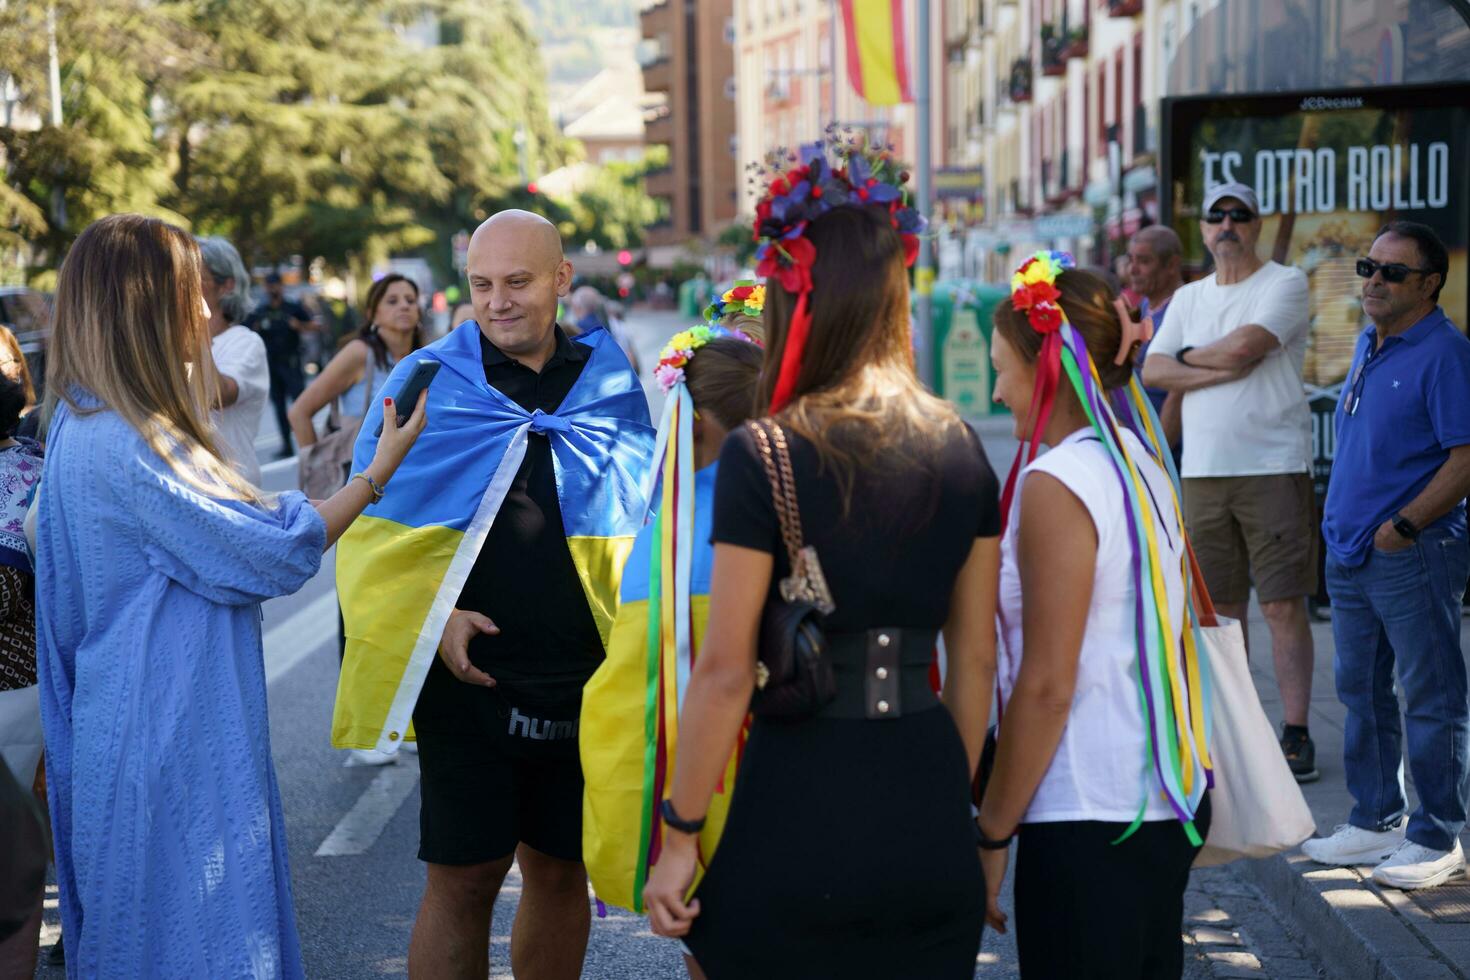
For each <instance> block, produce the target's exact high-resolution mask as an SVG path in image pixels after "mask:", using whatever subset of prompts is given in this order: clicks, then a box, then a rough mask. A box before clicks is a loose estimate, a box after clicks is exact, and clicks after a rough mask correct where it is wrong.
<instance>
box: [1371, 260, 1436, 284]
mask: <svg viewBox="0 0 1470 980" xmlns="http://www.w3.org/2000/svg"><path fill="white" fill-rule="evenodd" d="M1433 271H1434V270H1433V269H1415V268H1413V267H1411V266H1407V265H1404V264H1403V263H1402V262H1376V261H1374V260H1373V259H1359V260H1358V275H1359V276H1360V277H1362V278H1364V279H1372V278H1373V273H1375V272H1381V273H1383V281H1384V282H1393V283H1399V282H1403V281H1404V280H1405V279H1407V278H1409V273H1411V272H1417V273H1419V275H1421V276H1427V275H1429V274H1430V273H1431V272H1433Z"/></svg>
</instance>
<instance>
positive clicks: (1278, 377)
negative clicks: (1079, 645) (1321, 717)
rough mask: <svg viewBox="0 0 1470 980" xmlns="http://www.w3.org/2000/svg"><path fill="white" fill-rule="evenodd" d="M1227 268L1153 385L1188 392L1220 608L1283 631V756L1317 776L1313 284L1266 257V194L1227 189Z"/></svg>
mask: <svg viewBox="0 0 1470 980" xmlns="http://www.w3.org/2000/svg"><path fill="white" fill-rule="evenodd" d="M1199 230H1200V236H1201V237H1202V238H1203V239H1204V244H1205V248H1207V249H1208V250H1209V252H1210V254H1211V255H1212V256H1213V257H1214V259H1215V271H1214V272H1213V273H1211V274H1210V275H1208V276H1206V277H1205V278H1203V279H1200V280H1198V281H1196V282H1192V283H1189V284H1188V285H1185V286H1181V287H1179V288H1178V289H1177V290H1176V291H1175V292H1174V298H1173V299H1172V300H1171V301H1170V305H1169V315H1168V317H1167V318H1166V319H1165V321H1164V324H1163V327H1162V328H1161V329H1160V330H1159V331H1158V332H1157V333H1155V334H1154V339H1153V343H1152V344H1150V345H1149V349H1148V357H1147V358H1146V359H1145V360H1144V362H1143V382H1144V384H1146V385H1150V386H1152V387H1155V388H1164V389H1166V390H1168V391H1177V392H1180V393H1181V394H1182V395H1183V405H1182V406H1181V408H1180V413H1181V419H1182V422H1183V433H1184V465H1183V466H1182V467H1180V476H1181V477H1182V480H1181V483H1182V485H1183V489H1184V520H1185V523H1186V524H1187V525H1188V526H1189V536H1190V540H1191V542H1192V543H1193V545H1194V550H1195V554H1196V555H1198V556H1199V563H1200V570H1201V571H1202V572H1203V573H1204V577H1205V585H1206V586H1207V587H1208V588H1209V591H1210V595H1211V597H1212V598H1213V599H1214V600H1215V606H1216V608H1217V609H1218V610H1219V612H1220V613H1221V614H1223V615H1225V616H1228V617H1230V618H1231V619H1236V620H1239V621H1240V624H1241V629H1242V631H1243V632H1244V633H1245V635H1246V637H1247V645H1249V637H1250V630H1249V628H1248V627H1247V623H1246V613H1247V610H1248V609H1249V608H1250V607H1249V602H1250V594H1251V589H1252V588H1254V589H1255V591H1256V597H1257V598H1258V599H1259V600H1260V603H1261V614H1262V616H1264V617H1265V620H1266V625H1267V626H1268V627H1269V628H1270V631H1271V656H1272V659H1273V660H1274V661H1275V667H1276V683H1277V685H1278V687H1279V688H1280V690H1281V708H1282V715H1283V716H1284V725H1283V727H1282V732H1281V751H1282V754H1283V755H1285V756H1286V761H1287V763H1288V764H1289V765H1290V766H1291V772H1292V775H1293V776H1295V777H1296V780H1297V782H1300V783H1307V782H1311V781H1313V780H1315V779H1317V778H1318V777H1319V775H1320V773H1319V772H1318V771H1317V748H1316V745H1315V744H1314V743H1313V742H1312V736H1311V733H1310V732H1309V731H1308V728H1307V711H1308V709H1309V707H1310V706H1311V701H1312V659H1313V650H1312V629H1311V625H1310V623H1309V621H1308V619H1307V596H1310V595H1314V594H1315V593H1316V591H1317V533H1316V525H1317V517H1316V512H1317V506H1316V500H1315V497H1314V494H1313V491H1312V475H1311V467H1312V418H1311V413H1310V411H1309V410H1308V408H1307V397H1306V394H1305V393H1304V389H1303V388H1302V364H1303V361H1304V360H1305V358H1306V353H1307V331H1308V327H1309V326H1310V319H1309V316H1308V303H1307V300H1308V297H1307V277H1306V274H1305V273H1303V272H1302V270H1300V269H1297V268H1294V267H1292V266H1285V265H1281V264H1280V263H1277V262H1272V261H1264V262H1263V261H1262V260H1261V259H1260V257H1259V256H1257V254H1256V245H1257V242H1258V241H1259V239H1260V237H1261V214H1260V205H1259V203H1258V202H1257V200H1256V192H1255V191H1253V190H1251V189H1250V188H1249V187H1247V186H1245V185H1244V184H1235V183H1232V184H1219V185H1217V186H1215V187H1213V188H1211V189H1210V190H1208V191H1207V192H1206V193H1205V197H1204V202H1203V208H1202V210H1201V214H1200V221H1199Z"/></svg>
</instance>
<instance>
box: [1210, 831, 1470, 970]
mask: <svg viewBox="0 0 1470 980" xmlns="http://www.w3.org/2000/svg"><path fill="white" fill-rule="evenodd" d="M1235 866H1236V867H1237V868H1238V869H1239V872H1240V874H1241V876H1242V877H1243V878H1245V879H1246V880H1248V881H1251V882H1252V883H1254V884H1255V885H1256V886H1257V887H1259V888H1260V889H1261V891H1262V892H1264V893H1265V895H1266V896H1267V897H1268V898H1269V899H1270V900H1271V901H1272V902H1273V903H1275V905H1276V906H1277V907H1278V908H1280V909H1281V910H1282V912H1283V913H1285V915H1286V917H1287V918H1288V919H1289V920H1290V921H1292V922H1293V923H1294V924H1295V925H1296V926H1297V927H1298V932H1300V933H1303V934H1305V935H1308V936H1311V937H1312V941H1313V943H1314V944H1315V946H1316V947H1317V949H1318V950H1319V951H1321V952H1323V953H1324V954H1326V953H1327V952H1329V951H1330V952H1331V955H1330V956H1329V955H1324V956H1323V960H1324V962H1326V963H1327V964H1328V965H1329V966H1330V967H1331V971H1332V976H1334V977H1341V978H1343V980H1440V978H1443V980H1470V974H1467V973H1466V972H1465V969H1466V968H1467V966H1470V964H1465V963H1462V964H1459V965H1458V966H1457V965H1456V964H1454V963H1452V962H1450V961H1449V960H1448V959H1446V958H1445V957H1444V956H1443V955H1441V953H1440V952H1439V951H1437V950H1436V949H1435V947H1434V946H1433V945H1432V944H1431V943H1430V941H1429V940H1428V939H1426V938H1425V937H1424V936H1423V935H1422V934H1421V933H1420V931H1419V929H1418V928H1417V927H1416V926H1415V925H1414V924H1413V923H1412V922H1411V921H1410V920H1409V919H1407V918H1406V917H1405V916H1403V915H1402V914H1401V913H1400V912H1399V911H1398V910H1397V909H1396V908H1395V907H1394V905H1393V904H1392V903H1391V902H1390V901H1388V900H1387V899H1385V898H1384V896H1383V894H1381V893H1380V892H1379V891H1378V889H1377V887H1376V886H1374V885H1372V884H1370V883H1369V881H1368V879H1367V878H1365V876H1364V875H1363V874H1361V873H1360V872H1359V871H1358V870H1356V869H1353V868H1326V867H1319V866H1317V865H1314V864H1312V862H1311V861H1309V860H1308V859H1307V858H1306V857H1304V856H1303V855H1302V854H1301V853H1300V852H1295V851H1294V852H1292V853H1290V854H1287V855H1276V856H1274V857H1270V858H1262V859H1260V860H1254V861H1239V862H1236V865H1235Z"/></svg>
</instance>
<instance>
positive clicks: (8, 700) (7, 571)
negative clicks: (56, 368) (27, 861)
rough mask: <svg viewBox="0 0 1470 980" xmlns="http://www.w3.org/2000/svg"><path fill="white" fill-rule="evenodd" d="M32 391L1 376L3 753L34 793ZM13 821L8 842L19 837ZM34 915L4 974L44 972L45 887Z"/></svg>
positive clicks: (3, 950) (6, 955)
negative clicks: (29, 517)
mask: <svg viewBox="0 0 1470 980" xmlns="http://www.w3.org/2000/svg"><path fill="white" fill-rule="evenodd" d="M25 405H26V389H25V388H24V387H23V386H22V385H21V384H20V383H19V382H17V381H13V380H11V379H10V378H8V377H4V376H3V374H0V756H3V757H4V761H5V764H6V765H7V766H8V767H9V769H10V772H11V774H12V775H13V776H14V777H15V778H16V780H17V782H18V783H19V784H20V786H21V787H22V788H23V789H24V790H25V791H26V792H29V791H30V788H31V784H32V782H33V781H34V780H35V778H36V766H37V763H38V762H39V761H40V759H41V701H40V689H39V688H38V687H37V686H36V606H35V599H34V595H35V568H34V566H33V565H32V563H31V557H30V548H29V546H28V545H27V544H26V540H25V528H24V524H25V516H26V510H27V509H28V508H29V507H30V505H31V501H32V499H33V498H34V497H35V493H36V486H37V485H38V483H39V482H40V479H41V464H42V451H41V447H40V445H39V444H38V443H36V442H34V441H33V440H30V439H26V438H23V437H17V436H16V434H15V432H16V428H17V426H19V425H20V420H21V412H22V411H23V410H24V409H25ZM11 832H12V829H11V828H9V827H7V828H6V829H5V831H4V833H5V834H6V835H7V840H6V843H5V845H4V846H5V847H7V848H9V847H10V846H11V842H10V841H9V839H8V835H9V834H10V833H11ZM43 883H44V882H38V883H37V888H36V891H35V894H34V897H33V902H34V905H33V908H34V913H33V914H32V915H30V916H29V917H28V919H27V921H26V923H25V925H24V926H23V927H22V928H21V929H20V931H19V932H17V933H16V934H14V935H12V936H11V937H10V938H9V939H5V940H0V976H5V977H30V976H32V975H33V974H34V973H35V972H36V943H37V937H38V936H39V932H40V926H41V892H42V890H41V887H40V885H41V884H43Z"/></svg>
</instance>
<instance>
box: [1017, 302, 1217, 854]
mask: <svg viewBox="0 0 1470 980" xmlns="http://www.w3.org/2000/svg"><path fill="white" fill-rule="evenodd" d="M1061 374H1065V375H1066V378H1067V380H1068V382H1069V383H1070V384H1071V386H1072V389H1073V391H1075V392H1076V394H1077V397H1078V400H1079V401H1080V402H1081V404H1082V407H1083V410H1084V411H1085V412H1086V414H1087V418H1088V422H1089V423H1090V424H1091V426H1092V430H1093V431H1094V433H1096V435H1097V437H1098V439H1099V441H1100V442H1101V443H1102V445H1103V447H1104V449H1105V450H1106V451H1107V454H1108V458H1109V462H1110V463H1111V465H1112V469H1113V472H1114V475H1115V476H1116V477H1117V479H1118V482H1119V485H1120V486H1121V488H1122V490H1123V496H1124V499H1125V500H1126V501H1127V502H1128V506H1127V509H1126V511H1125V516H1126V518H1127V522H1128V531H1129V540H1130V543H1131V552H1132V553H1131V560H1130V570H1131V573H1132V576H1133V584H1134V595H1135V606H1134V631H1135V635H1136V637H1137V647H1138V658H1137V676H1136V678H1135V680H1136V684H1137V688H1138V696H1139V702H1140V706H1141V708H1142V712H1143V717H1144V722H1145V727H1146V735H1147V737H1146V739H1145V765H1144V769H1143V774H1142V775H1143V782H1144V787H1143V800H1142V801H1141V803H1140V804H1139V808H1138V814H1137V816H1136V817H1135V818H1134V820H1133V822H1132V824H1130V825H1129V827H1128V828H1127V829H1126V830H1125V831H1124V832H1123V833H1122V834H1121V835H1120V836H1119V837H1118V838H1117V840H1115V841H1114V842H1113V843H1120V842H1122V841H1124V840H1126V839H1128V838H1129V837H1130V836H1132V835H1133V833H1134V832H1135V831H1137V830H1138V827H1139V826H1140V825H1141V824H1142V822H1143V817H1144V813H1145V812H1146V810H1147V807H1148V801H1149V797H1150V794H1151V793H1152V786H1151V781H1152V779H1153V778H1157V780H1158V783H1159V787H1160V788H1161V791H1162V795H1163V797H1164V799H1165V800H1166V801H1167V802H1168V803H1169V806H1170V808H1171V809H1172V810H1173V811H1174V814H1175V816H1176V817H1177V818H1178V819H1179V821H1180V822H1181V823H1182V824H1183V825H1184V831H1185V834H1186V835H1187V836H1188V838H1189V840H1190V842H1191V843H1193V844H1195V845H1199V844H1201V843H1202V840H1201V838H1200V835H1199V831H1198V830H1197V829H1196V828H1195V825H1194V815H1195V813H1197V812H1198V809H1199V804H1200V801H1201V800H1202V799H1203V796H1204V793H1205V791H1206V789H1207V788H1208V787H1209V786H1211V785H1213V782H1214V777H1213V773H1212V764H1211V761H1210V755H1209V745H1208V741H1209V739H1208V732H1209V730H1210V724H1211V717H1210V713H1209V685H1210V681H1209V672H1208V666H1207V663H1206V661H1205V660H1204V659H1203V658H1201V657H1200V655H1199V652H1200V650H1201V649H1203V646H1204V641H1203V638H1202V635H1201V633H1200V626H1199V619H1200V615H1199V611H1198V608H1197V607H1198V603H1199V599H1200V597H1199V596H1198V595H1191V593H1190V592H1189V591H1188V590H1189V588H1190V582H1191V570H1190V568H1189V561H1190V557H1189V550H1188V549H1187V548H1185V549H1184V550H1183V553H1182V555H1181V558H1180V563H1181V564H1180V571H1181V573H1182V574H1183V577H1184V583H1185V589H1186V602H1185V612H1184V619H1185V622H1183V623H1180V624H1178V627H1177V628H1176V626H1175V624H1174V622H1173V621H1172V617H1171V616H1170V613H1169V607H1168V596H1167V591H1166V587H1165V583H1164V561H1165V558H1164V556H1163V553H1162V551H1161V549H1160V547H1159V542H1158V538H1157V536H1156V534H1155V530H1154V527H1155V525H1154V520H1155V514H1154V505H1153V500H1152V497H1151V495H1150V493H1149V491H1148V488H1147V486H1146V485H1145V484H1144V482H1143V478H1142V476H1141V475H1140V474H1139V472H1138V468H1137V466H1136V465H1135V464H1134V461H1133V458H1132V456H1131V455H1130V453H1129V451H1128V449H1127V447H1126V446H1125V445H1124V442H1123V438H1122V431H1123V429H1122V426H1121V425H1120V423H1119V421H1118V418H1117V414H1116V413H1115V412H1114V410H1113V407H1112V405H1111V404H1110V402H1109V400H1108V399H1107V398H1106V397H1105V396H1104V394H1103V392H1104V389H1103V385H1102V381H1101V379H1100V377H1099V376H1098V373H1097V368H1096V365H1094V364H1093V362H1092V359H1091V358H1090V356H1089V355H1088V353H1087V346H1086V344H1085V343H1084V342H1083V340H1082V337H1081V335H1080V334H1078V333H1077V331H1076V330H1075V329H1073V327H1072V325H1071V324H1070V323H1067V322H1066V321H1065V320H1064V321H1063V322H1062V325H1061V327H1060V329H1059V330H1057V331H1056V332H1054V333H1050V334H1047V335H1046V337H1045V339H1044V340H1043V343H1042V349H1041V353H1040V355H1039V359H1038V365H1037V381H1036V388H1035V390H1034V394H1033V399H1032V406H1031V413H1030V415H1031V417H1033V418H1035V419H1037V424H1036V425H1035V426H1034V427H1033V428H1032V432H1031V436H1030V437H1029V439H1028V440H1027V443H1026V444H1025V445H1023V446H1022V447H1021V448H1020V450H1018V452H1017V453H1016V459H1015V461H1014V462H1013V464H1012V466H1011V472H1010V474H1009V475H1008V476H1007V478H1006V485H1005V491H1004V494H1003V496H1002V504H1001V506H1002V511H1001V513H1002V516H1003V518H1004V519H1009V515H1010V504H1011V500H1012V499H1013V497H1014V493H1015V489H1016V485H1017V478H1018V475H1019V473H1020V471H1021V470H1022V469H1023V468H1024V465H1025V464H1026V463H1029V462H1031V461H1032V460H1034V459H1035V458H1036V454H1037V449H1038V447H1039V445H1040V441H1041V433H1042V432H1043V431H1044V430H1045V428H1046V420H1047V419H1048V418H1049V417H1050V413H1051V407H1052V404H1053V402H1054V401H1055V396H1056V392H1057V389H1058V387H1059V384H1060V378H1059V375H1061ZM1127 391H1128V402H1127V407H1128V409H1129V412H1128V414H1129V416H1130V418H1129V422H1130V423H1131V428H1133V429H1134V430H1135V431H1136V432H1137V433H1138V434H1139V436H1140V439H1141V440H1142V441H1143V442H1144V445H1145V447H1146V448H1148V449H1149V451H1150V454H1151V455H1154V456H1155V457H1156V458H1158V460H1159V462H1160V464H1161V465H1163V466H1164V467H1165V468H1166V471H1167V472H1168V473H1169V476H1170V481H1171V488H1170V489H1171V494H1172V499H1171V502H1172V504H1173V508H1174V514H1175V518H1176V520H1177V521H1178V526H1179V527H1180V529H1181V532H1182V529H1183V527H1184V521H1183V519H1182V512H1181V508H1180V506H1179V489H1178V479H1179V478H1178V474H1177V472H1176V471H1175V469H1174V465H1173V460H1172V458H1171V457H1170V455H1169V453H1168V450H1167V447H1165V446H1163V445H1162V444H1161V440H1160V439H1159V435H1158V433H1159V432H1160V431H1161V429H1162V426H1161V425H1160V424H1159V421H1158V417H1157V415H1155V414H1154V411H1153V407H1152V405H1150V404H1149V403H1148V401H1147V399H1145V398H1143V394H1142V390H1141V388H1140V386H1139V384H1138V379H1137V376H1136V374H1135V376H1134V377H1133V378H1132V379H1131V380H1130V382H1129V385H1128V389H1127ZM1003 708H1004V706H1003V705H1001V709H1002V710H1003Z"/></svg>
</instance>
